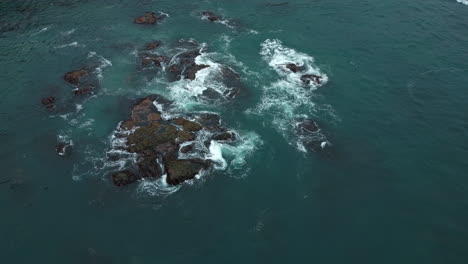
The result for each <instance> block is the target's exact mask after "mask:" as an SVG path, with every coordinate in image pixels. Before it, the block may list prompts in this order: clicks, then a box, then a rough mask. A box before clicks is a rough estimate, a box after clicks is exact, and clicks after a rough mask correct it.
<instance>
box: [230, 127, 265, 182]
mask: <svg viewBox="0 0 468 264" xmlns="http://www.w3.org/2000/svg"><path fill="white" fill-rule="evenodd" d="M236 136H237V142H236V143H234V144H221V150H222V153H223V155H224V156H225V157H226V160H227V161H226V162H227V165H228V166H227V168H228V172H229V173H230V174H231V175H235V176H236V177H243V176H246V175H247V173H246V170H245V166H246V164H247V160H248V159H249V158H250V157H251V156H252V154H253V153H254V152H255V151H256V150H257V149H258V148H260V147H261V146H262V145H263V141H262V140H261V138H260V136H259V135H258V134H256V133H254V132H247V133H241V134H237V135H236Z"/></svg>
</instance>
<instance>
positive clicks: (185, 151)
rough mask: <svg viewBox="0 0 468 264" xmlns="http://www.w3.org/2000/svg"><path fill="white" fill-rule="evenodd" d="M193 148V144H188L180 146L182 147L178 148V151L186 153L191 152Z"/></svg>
mask: <svg viewBox="0 0 468 264" xmlns="http://www.w3.org/2000/svg"><path fill="white" fill-rule="evenodd" d="M193 148H194V145H193V144H190V145H187V146H184V147H182V148H181V149H180V152H182V153H185V154H186V153H189V152H191V151H192V150H193Z"/></svg>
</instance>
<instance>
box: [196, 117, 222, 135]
mask: <svg viewBox="0 0 468 264" xmlns="http://www.w3.org/2000/svg"><path fill="white" fill-rule="evenodd" d="M196 120H197V121H198V122H199V123H200V124H201V125H202V126H203V128H205V129H207V130H208V131H211V132H215V131H220V130H222V128H221V117H220V116H219V115H217V114H213V113H202V114H197V115H196Z"/></svg>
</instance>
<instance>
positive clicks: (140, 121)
mask: <svg viewBox="0 0 468 264" xmlns="http://www.w3.org/2000/svg"><path fill="white" fill-rule="evenodd" d="M154 100H155V99H154V97H151V96H148V97H146V98H144V99H142V100H140V101H139V102H137V103H136V104H135V105H134V106H133V107H132V121H133V122H134V123H135V124H136V125H146V124H148V123H149V122H151V121H157V120H160V119H161V113H159V112H158V109H157V108H156V106H154V104H153V102H154Z"/></svg>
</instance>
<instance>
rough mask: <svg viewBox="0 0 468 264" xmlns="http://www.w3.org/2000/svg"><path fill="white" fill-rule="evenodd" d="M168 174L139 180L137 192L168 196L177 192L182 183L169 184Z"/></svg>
mask: <svg viewBox="0 0 468 264" xmlns="http://www.w3.org/2000/svg"><path fill="white" fill-rule="evenodd" d="M166 178H167V175H166V174H164V175H163V176H162V177H161V178H159V179H156V180H153V179H143V180H140V181H139V182H138V188H137V192H139V193H143V194H148V195H151V196H167V195H170V194H172V193H175V192H177V191H178V190H179V189H180V187H181V185H169V184H167V182H166Z"/></svg>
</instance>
